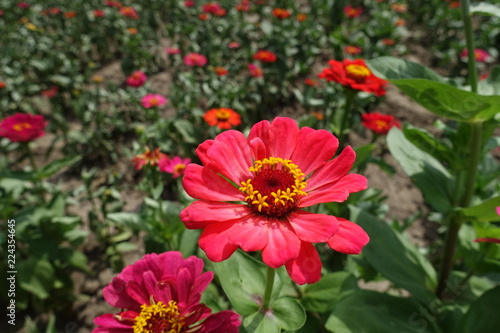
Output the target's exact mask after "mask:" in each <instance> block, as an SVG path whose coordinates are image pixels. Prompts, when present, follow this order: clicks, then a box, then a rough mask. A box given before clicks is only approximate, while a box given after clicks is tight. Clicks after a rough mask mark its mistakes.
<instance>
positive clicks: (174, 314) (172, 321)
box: [132, 301, 185, 333]
mask: <svg viewBox="0 0 500 333" xmlns="http://www.w3.org/2000/svg"><path fill="white" fill-rule="evenodd" d="M184 324H185V323H184V317H181V316H180V313H179V308H178V307H177V303H176V302H175V301H170V302H168V306H166V305H165V304H163V303H162V302H158V303H156V304H151V305H145V304H143V305H141V313H140V314H139V315H138V316H137V317H135V323H134V326H133V327H132V328H133V329H134V333H179V332H180V331H181V329H182V328H183V326H184Z"/></svg>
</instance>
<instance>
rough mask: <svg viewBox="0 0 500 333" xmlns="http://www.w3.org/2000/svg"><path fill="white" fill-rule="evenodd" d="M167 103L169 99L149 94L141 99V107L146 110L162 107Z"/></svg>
mask: <svg viewBox="0 0 500 333" xmlns="http://www.w3.org/2000/svg"><path fill="white" fill-rule="evenodd" d="M166 102H167V99H166V98H165V97H163V96H162V95H158V94H147V95H146V96H144V97H143V98H142V99H141V105H142V106H143V107H145V108H146V109H151V108H155V107H158V106H162V105H163V104H165V103H166Z"/></svg>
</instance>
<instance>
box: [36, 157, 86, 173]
mask: <svg viewBox="0 0 500 333" xmlns="http://www.w3.org/2000/svg"><path fill="white" fill-rule="evenodd" d="M81 158H82V157H81V156H80V155H76V156H69V157H65V158H62V159H60V160H57V161H54V162H52V163H50V164H48V165H46V166H44V167H43V168H41V169H40V170H39V171H38V177H39V178H40V179H43V178H48V177H50V176H52V175H54V174H56V173H58V172H59V171H61V169H62V168H64V167H69V166H71V165H73V164H75V163H77V162H78V161H80V160H81Z"/></svg>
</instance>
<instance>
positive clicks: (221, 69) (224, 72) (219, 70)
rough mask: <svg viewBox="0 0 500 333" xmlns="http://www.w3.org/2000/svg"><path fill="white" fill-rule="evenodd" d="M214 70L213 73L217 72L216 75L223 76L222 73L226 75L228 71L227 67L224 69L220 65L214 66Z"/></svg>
mask: <svg viewBox="0 0 500 333" xmlns="http://www.w3.org/2000/svg"><path fill="white" fill-rule="evenodd" d="M214 72H215V74H217V76H224V75H227V73H228V71H227V69H225V68H224V67H220V66H217V67H215V68H214Z"/></svg>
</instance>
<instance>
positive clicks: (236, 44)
mask: <svg viewBox="0 0 500 333" xmlns="http://www.w3.org/2000/svg"><path fill="white" fill-rule="evenodd" d="M227 47H229V48H230V49H237V48H239V47H240V43H238V42H231V43H229V44H227Z"/></svg>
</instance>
